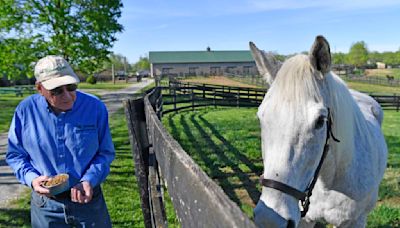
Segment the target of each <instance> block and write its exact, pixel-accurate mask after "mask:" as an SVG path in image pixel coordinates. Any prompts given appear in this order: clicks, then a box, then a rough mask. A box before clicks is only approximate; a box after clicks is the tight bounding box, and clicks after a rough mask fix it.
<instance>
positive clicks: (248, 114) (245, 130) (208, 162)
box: [163, 108, 262, 217]
mask: <svg viewBox="0 0 400 228" xmlns="http://www.w3.org/2000/svg"><path fill="white" fill-rule="evenodd" d="M255 110H256V109H247V108H241V109H224V108H222V109H221V108H218V109H213V108H209V109H200V110H199V111H194V112H182V113H178V114H171V115H167V116H165V117H164V118H163V124H164V126H166V128H167V129H168V130H169V132H170V133H171V135H172V136H173V137H174V138H175V139H176V140H177V141H178V142H179V144H180V145H181V146H182V147H183V149H184V150H185V151H186V152H188V154H189V155H190V156H191V157H192V158H193V159H194V160H195V162H196V163H197V164H198V165H199V166H200V167H201V168H202V169H203V170H204V171H205V172H206V173H207V175H208V176H209V177H210V178H212V179H213V180H214V181H215V182H217V183H218V184H219V185H220V186H221V187H222V189H223V190H224V192H225V193H226V194H227V195H228V196H229V197H230V198H231V200H233V201H234V202H235V203H236V204H238V205H239V207H240V208H241V209H242V210H243V211H244V212H245V213H247V215H248V216H249V217H252V214H253V212H252V211H253V208H254V206H255V204H256V203H257V201H258V198H259V191H258V190H257V189H258V187H257V186H258V176H259V175H260V174H261V172H262V160H261V159H260V155H261V153H260V138H259V124H258V120H257V117H256V115H255ZM238 164H239V165H238Z"/></svg>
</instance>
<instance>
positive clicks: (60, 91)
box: [50, 84, 78, 96]
mask: <svg viewBox="0 0 400 228" xmlns="http://www.w3.org/2000/svg"><path fill="white" fill-rule="evenodd" d="M64 86H65V88H66V89H67V91H68V92H73V91H75V90H76V89H77V88H78V85H77V84H68V85H64ZM64 86H59V87H57V88H54V89H52V90H50V94H51V95H52V96H59V95H61V94H63V93H64V88H63V87H64Z"/></svg>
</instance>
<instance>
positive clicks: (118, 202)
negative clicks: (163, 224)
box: [103, 109, 178, 227]
mask: <svg viewBox="0 0 400 228" xmlns="http://www.w3.org/2000/svg"><path fill="white" fill-rule="evenodd" d="M110 128H111V133H112V138H113V142H114V146H115V151H116V158H115V160H114V161H113V163H112V164H111V172H110V175H109V176H108V177H107V180H106V181H105V183H104V184H103V190H104V195H105V199H106V202H107V207H108V210H109V213H110V216H111V221H112V223H113V227H144V221H143V214H142V210H141V206H140V196H139V189H138V185H137V180H136V177H135V172H134V165H133V158H132V152H131V146H130V142H129V137H128V128H127V124H126V120H125V114H124V112H123V110H122V109H121V110H120V111H118V112H117V113H115V114H113V115H112V117H111V118H110ZM165 199H166V208H167V218H168V225H169V226H170V227H177V226H178V225H177V221H176V216H175V213H174V210H173V207H172V203H171V201H170V200H169V197H168V196H166V197H165Z"/></svg>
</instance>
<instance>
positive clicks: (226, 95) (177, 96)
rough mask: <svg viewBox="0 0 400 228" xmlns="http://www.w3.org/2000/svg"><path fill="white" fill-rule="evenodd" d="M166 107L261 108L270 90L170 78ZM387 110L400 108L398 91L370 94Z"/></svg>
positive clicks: (171, 109) (174, 108)
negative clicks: (187, 81) (394, 92)
mask: <svg viewBox="0 0 400 228" xmlns="http://www.w3.org/2000/svg"><path fill="white" fill-rule="evenodd" d="M162 89H163V90H164V91H165V94H164V95H163V97H164V98H163V103H164V105H169V107H165V108H164V110H163V113H164V114H166V113H169V112H177V111H181V110H185V109H194V108H196V107H204V106H236V107H258V106H259V105H260V104H261V102H262V100H263V98H264V95H265V93H266V92H267V90H266V89H257V88H245V87H229V86H218V85H209V84H196V83H184V82H181V81H170V82H169V85H168V86H165V87H162ZM368 95H370V96H371V97H372V98H374V99H375V100H376V101H377V102H378V103H379V104H380V105H381V107H382V108H383V109H385V110H396V111H399V110H400V95H398V94H379V93H370V94H368Z"/></svg>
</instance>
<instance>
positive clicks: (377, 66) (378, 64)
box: [376, 62, 386, 69]
mask: <svg viewBox="0 0 400 228" xmlns="http://www.w3.org/2000/svg"><path fill="white" fill-rule="evenodd" d="M376 68H378V69H385V68H386V64H385V63H382V62H376Z"/></svg>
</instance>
